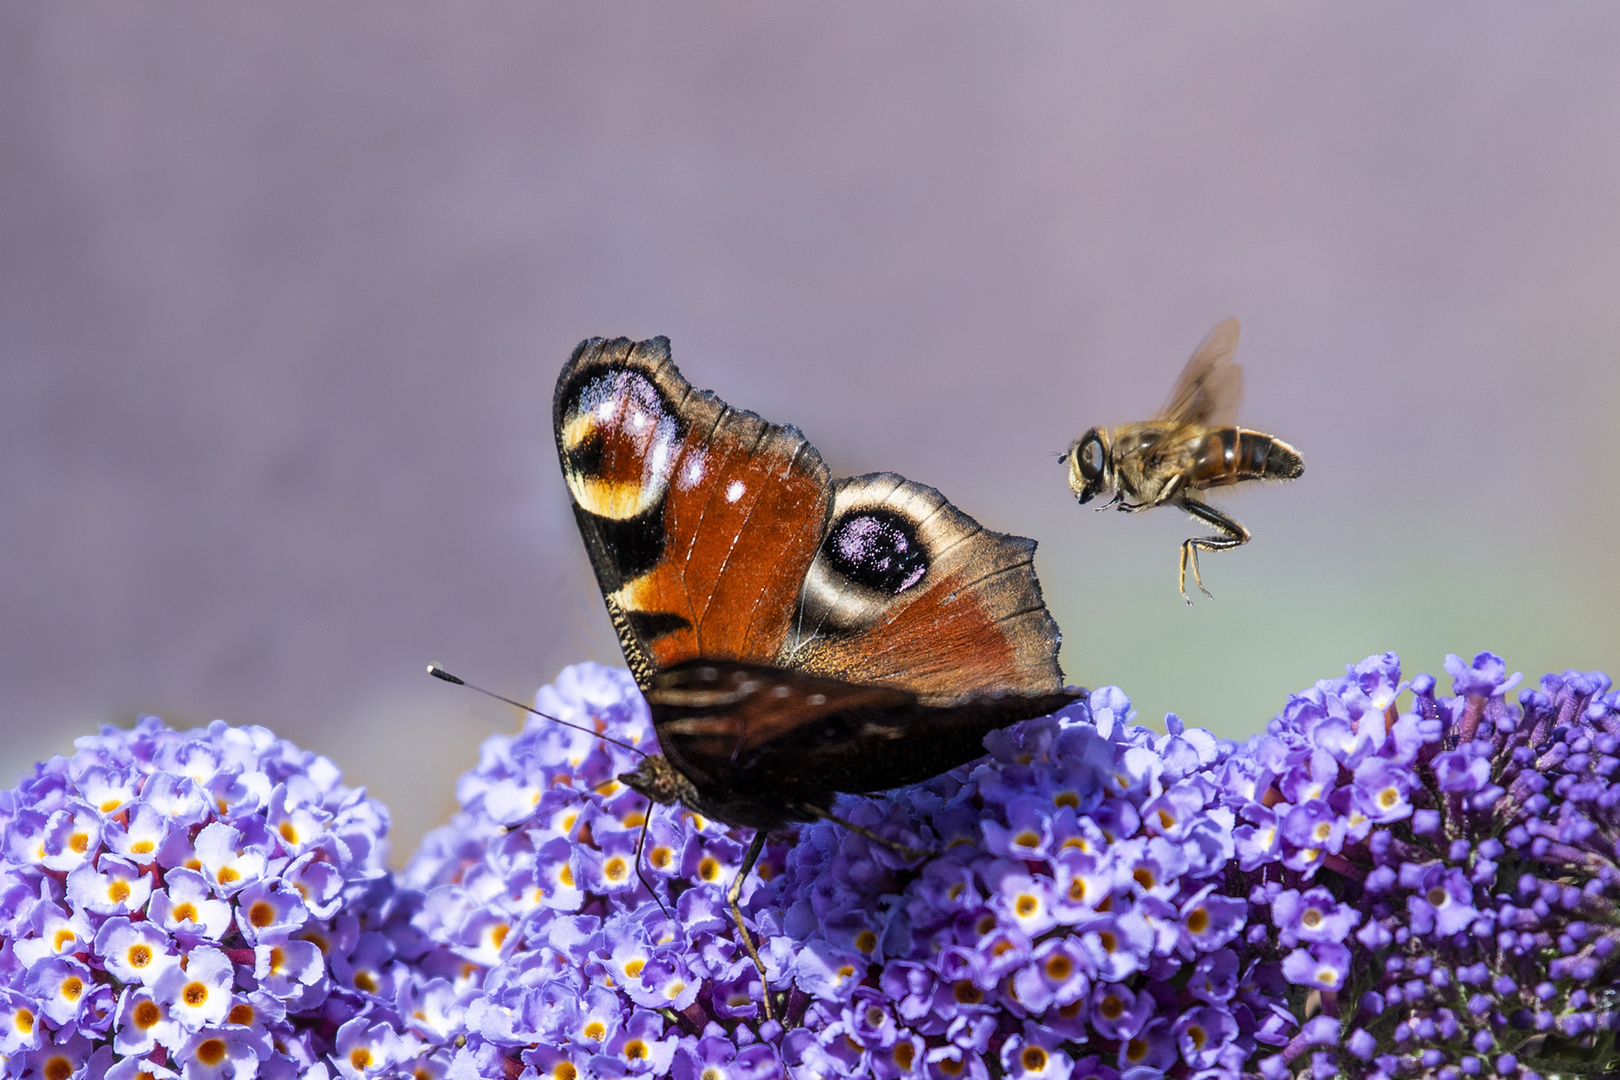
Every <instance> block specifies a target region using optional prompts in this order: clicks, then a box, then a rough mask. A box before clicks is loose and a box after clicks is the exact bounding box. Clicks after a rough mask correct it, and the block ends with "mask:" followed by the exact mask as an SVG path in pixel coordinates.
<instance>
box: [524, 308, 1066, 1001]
mask: <svg viewBox="0 0 1620 1080" xmlns="http://www.w3.org/2000/svg"><path fill="white" fill-rule="evenodd" d="M552 420H553V424H554V427H555V430H556V437H557V450H558V454H559V456H560V458H561V461H562V470H563V476H564V477H565V479H566V480H567V484H568V491H569V494H570V496H571V497H572V499H573V506H574V514H575V516H576V518H577V519H578V522H579V531H580V535H581V536H582V537H583V538H584V541H585V547H586V550H587V551H588V552H589V555H590V559H591V565H592V567H593V568H594V570H595V572H596V578H597V583H598V584H599V586H600V587H601V591H602V597H603V599H604V600H605V601H606V604H607V610H608V615H609V617H610V618H611V620H612V622H613V626H614V629H615V630H616V631H617V632H618V636H619V642H620V644H621V646H622V647H623V649H624V656H625V660H626V661H627V662H628V663H629V665H630V670H631V671H632V673H634V675H635V677H636V681H637V683H638V684H639V685H640V687H641V689H642V691H643V693H644V694H645V696H646V698H647V702H648V704H649V706H650V707H651V713H652V720H653V727H654V730H655V732H656V734H657V737H658V744H659V747H660V749H661V750H662V751H663V754H662V756H660V755H650V756H648V757H647V758H645V759H644V760H643V761H642V763H641V765H640V766H639V767H638V768H637V769H636V771H635V772H632V773H626V774H624V775H623V776H621V777H620V780H622V781H623V782H624V783H625V784H627V785H629V786H630V787H632V788H634V789H636V790H637V791H640V792H641V793H642V794H644V795H646V796H647V797H648V798H649V799H651V800H653V801H655V802H659V803H663V804H666V805H668V804H673V803H675V802H680V803H684V804H685V805H687V806H688V807H690V808H691V809H693V810H695V811H697V812H698V813H701V814H704V815H707V816H709V817H712V818H714V819H716V820H719V821H723V822H726V823H728V824H731V825H738V826H744V827H751V828H753V829H755V830H756V833H755V837H754V841H753V843H752V844H751V845H750V847H749V850H748V854H747V855H746V856H745V858H744V861H743V865H742V867H741V869H740V870H739V872H738V875H737V879H736V881H735V882H733V884H732V888H731V890H730V893H729V895H728V899H729V900H730V901H731V905H732V913H733V916H734V917H735V918H736V920H737V925H738V928H739V930H740V931H742V934H743V941H744V943H745V944H747V945H748V949H749V952H750V953H753V946H752V943H751V942H750V941H749V939H748V936H747V932H746V930H745V929H743V924H742V917H741V913H740V912H739V911H738V910H737V907H736V898H737V895H738V892H739V889H740V887H741V883H742V881H743V879H744V878H745V877H746V876H747V874H748V871H749V869H750V868H751V867H752V865H753V863H754V860H755V859H756V858H757V856H758V854H759V850H760V848H761V846H762V845H763V843H764V837H765V833H766V832H767V831H768V830H771V829H773V828H776V827H778V826H780V825H782V824H784V823H785V822H789V821H806V820H810V819H812V818H815V817H826V818H830V819H832V820H835V821H837V820H839V819H837V818H835V817H833V815H832V814H831V813H830V812H829V807H830V806H831V805H832V795H833V793H834V792H840V791H842V792H870V791H882V790H886V789H889V788H895V787H900V786H903V785H906V784H911V783H916V782H918V781H921V780H925V779H927V778H929V777H931V776H935V775H937V774H939V773H941V772H944V771H946V770H948V769H951V768H954V767H955V766H957V765H960V764H962V763H963V762H966V761H969V760H972V759H973V758H975V757H978V756H979V755H980V754H981V753H983V743H982V740H983V738H984V736H985V735H986V734H987V733H989V732H990V731H993V730H995V729H997V728H1001V727H1005V726H1006V725H1008V724H1011V723H1014V722H1016V721H1019V720H1024V719H1028V718H1031V717H1035V716H1043V715H1046V714H1047V713H1051V712H1053V711H1055V710H1057V709H1059V708H1062V707H1063V706H1064V705H1067V704H1069V703H1070V702H1071V701H1073V700H1074V698H1075V696H1076V692H1074V691H1067V690H1065V689H1064V683H1063V674H1062V672H1061V670H1060V669H1059V668H1058V662H1057V652H1058V643H1059V641H1060V636H1059V633H1058V628H1057V624H1056V623H1055V622H1053V620H1052V617H1051V615H1050V614H1048V613H1047V610H1046V606H1045V604H1044V603H1043V602H1042V600H1041V589H1040V584H1039V583H1038V582H1037V581H1036V578H1035V571H1034V566H1033V558H1034V553H1035V542H1034V541H1033V540H1028V539H1025V538H1023V537H1017V536H1006V535H1003V534H1001V533H995V532H991V531H989V530H987V529H985V528H983V527H981V526H980V525H979V524H978V523H977V522H976V521H974V520H973V519H972V518H970V517H968V516H967V515H966V514H964V513H962V512H961V511H960V510H958V509H957V508H956V507H954V506H952V505H951V504H950V503H949V502H948V501H946V499H945V498H944V496H942V495H940V493H939V492H937V491H935V490H934V489H933V488H930V487H925V486H923V485H922V484H917V483H913V482H912V481H910V480H907V479H906V478H905V477H902V476H898V475H896V474H894V473H872V474H868V475H865V476H855V477H848V478H844V479H840V480H833V479H832V478H831V475H830V473H829V470H828V468H827V466H826V465H825V464H824V463H823V462H822V460H821V455H820V454H818V453H817V452H816V450H815V448H814V447H813V446H811V445H810V443H809V442H808V441H806V439H805V437H804V436H803V435H802V434H800V433H799V431H798V429H797V428H794V427H791V426H787V425H778V424H771V423H768V422H766V421H765V420H763V419H761V418H760V417H758V416H756V415H754V414H753V413H750V412H743V411H739V410H736V409H732V408H730V407H729V406H727V405H726V404H725V403H724V402H723V401H721V400H720V399H719V398H717V397H715V396H714V395H713V394H711V393H708V392H707V391H702V390H696V389H694V388H693V387H692V385H691V384H690V383H688V382H687V381H686V380H685V379H684V378H682V376H681V374H680V372H679V371H678V370H677V369H676V367H675V365H674V363H673V362H672V361H671V359H670V350H669V341H668V339H667V338H662V337H657V338H652V339H651V340H648V341H641V342H632V341H630V340H629V339H626V338H618V339H615V340H612V341H607V340H603V339H600V338H593V339H591V340H588V341H585V342H582V343H581V344H580V345H579V347H578V348H577V349H575V350H574V355H573V357H572V358H571V359H570V360H569V361H568V364H567V366H566V367H564V368H563V371H562V374H561V375H560V376H559V377H558V380H557V392H556V397H555V399H554V401H553V406H552ZM844 824H846V825H847V824H848V823H847V822H846V823H844ZM857 831H863V832H864V830H857ZM874 839H879V838H876V837H874ZM884 842H888V841H884ZM755 960H756V963H757V962H758V957H757V955H756V957H755ZM763 970H764V969H763V967H762V968H761V971H762V972H763ZM766 1001H767V1008H768V1007H769V995H768V994H767V995H766Z"/></svg>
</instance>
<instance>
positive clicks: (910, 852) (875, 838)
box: [799, 803, 933, 862]
mask: <svg viewBox="0 0 1620 1080" xmlns="http://www.w3.org/2000/svg"><path fill="white" fill-rule="evenodd" d="M799 809H800V810H803V811H804V812H805V813H807V814H809V815H811V816H812V817H818V818H823V819H825V820H827V821H830V822H832V823H833V824H834V825H842V826H843V827H844V828H846V829H848V830H849V831H850V832H852V833H854V834H855V835H856V836H864V837H866V838H867V839H868V840H870V841H872V842H873V843H874V844H882V845H883V846H884V847H886V848H888V849H889V850H890V851H893V852H895V853H897V854H898V855H899V856H900V857H901V858H902V859H905V860H906V861H907V862H916V861H917V860H918V859H926V858H927V857H928V856H930V855H932V854H933V852H931V851H920V850H918V849H917V848H912V847H907V846H906V845H904V844H897V843H895V842H894V841H893V840H890V839H889V838H888V837H886V836H879V835H878V834H877V833H875V832H873V831H872V830H871V829H865V828H862V827H861V826H859V825H857V824H855V823H854V822H853V821H845V820H844V819H843V818H841V817H839V816H837V815H836V814H830V813H828V812H827V811H825V810H823V809H822V808H821V807H819V806H811V805H810V804H809V803H800V804H799Z"/></svg>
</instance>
